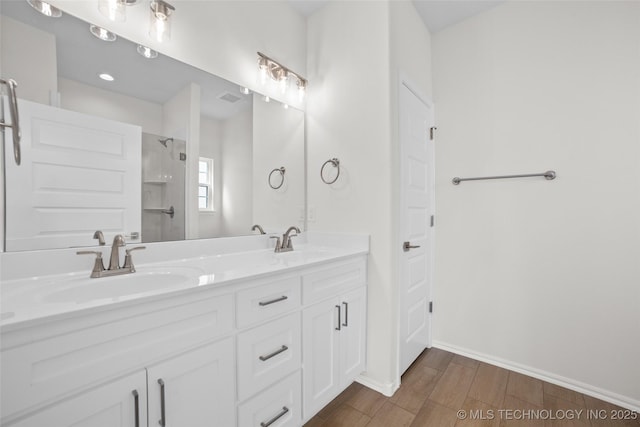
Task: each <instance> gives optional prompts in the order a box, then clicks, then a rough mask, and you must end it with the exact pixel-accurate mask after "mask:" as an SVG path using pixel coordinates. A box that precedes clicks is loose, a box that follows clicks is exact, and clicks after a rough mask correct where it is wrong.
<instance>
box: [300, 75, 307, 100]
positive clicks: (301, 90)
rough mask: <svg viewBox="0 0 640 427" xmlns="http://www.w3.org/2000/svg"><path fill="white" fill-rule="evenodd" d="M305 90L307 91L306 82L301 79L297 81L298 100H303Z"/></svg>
mask: <svg viewBox="0 0 640 427" xmlns="http://www.w3.org/2000/svg"><path fill="white" fill-rule="evenodd" d="M306 91H307V84H306V83H305V82H303V81H302V80H300V81H298V100H299V101H300V102H302V101H303V100H304V95H305V92H306Z"/></svg>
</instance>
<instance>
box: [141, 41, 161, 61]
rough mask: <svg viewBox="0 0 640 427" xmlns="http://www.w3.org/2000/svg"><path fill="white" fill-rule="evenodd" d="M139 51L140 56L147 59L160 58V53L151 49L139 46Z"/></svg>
mask: <svg viewBox="0 0 640 427" xmlns="http://www.w3.org/2000/svg"><path fill="white" fill-rule="evenodd" d="M137 51H138V53H139V54H140V55H142V56H144V57H145V58H147V59H153V58H157V57H158V52H156V51H155V50H153V49H151V48H148V47H146V46H143V45H141V44H139V45H138V49H137Z"/></svg>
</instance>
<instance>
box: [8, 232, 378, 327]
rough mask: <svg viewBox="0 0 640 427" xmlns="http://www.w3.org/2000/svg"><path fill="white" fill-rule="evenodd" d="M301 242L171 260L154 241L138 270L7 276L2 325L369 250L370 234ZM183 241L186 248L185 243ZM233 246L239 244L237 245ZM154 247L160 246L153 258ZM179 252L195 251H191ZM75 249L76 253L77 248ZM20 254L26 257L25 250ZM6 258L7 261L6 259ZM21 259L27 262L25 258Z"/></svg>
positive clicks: (318, 235) (318, 237)
mask: <svg viewBox="0 0 640 427" xmlns="http://www.w3.org/2000/svg"><path fill="white" fill-rule="evenodd" d="M304 234H306V233H303V235H301V237H303V236H304ZM256 237H260V236H256ZM215 240H218V239H215ZM228 241H229V240H228ZM300 241H301V242H302V243H297V244H296V243H295V242H294V248H295V249H294V251H292V252H283V253H275V252H274V251H273V249H254V248H252V249H251V250H244V251H235V252H224V251H223V252H221V251H219V250H212V252H214V254H213V255H199V256H195V257H189V258H182V259H173V260H170V261H169V260H162V261H158V259H162V258H166V251H167V248H170V246H168V245H169V244H162V245H163V246H160V245H157V246H154V245H153V244H150V245H147V246H148V247H147V251H145V252H146V260H149V261H151V262H145V263H140V264H137V263H136V272H135V273H131V274H124V275H120V276H111V277H103V278H96V279H90V278H89V273H90V268H89V269H87V270H85V271H73V272H70V273H65V274H59V273H58V274H42V275H39V276H33V277H17V278H11V279H9V280H6V279H5V280H2V282H1V286H0V296H1V300H0V329H2V330H3V331H5V330H7V328H9V329H13V327H19V326H22V325H23V324H25V323H32V322H33V321H42V320H48V319H50V318H52V317H58V316H66V315H69V314H71V313H76V314H77V313H78V312H86V311H87V310H92V309H96V308H98V307H102V308H105V307H111V306H114V307H115V305H120V304H124V303H130V302H132V301H140V300H142V299H149V298H154V297H165V296H167V295H177V294H181V293H185V292H189V291H192V290H194V289H204V288H209V289H210V288H211V287H214V286H215V287H218V286H222V285H229V284H232V283H234V282H236V281H239V280H245V279H250V278H259V277H263V276H267V275H271V274H276V273H284V272H287V271H295V270H297V269H300V268H305V267H309V266H313V265H318V264H322V263H326V262H330V261H336V260H340V259H343V258H349V257H352V256H356V255H361V254H366V253H368V251H369V242H368V236H353V235H338V234H329V233H316V234H309V235H308V236H304V238H303V239H300ZM179 244H180V245H182V247H183V248H184V247H185V246H184V245H185V242H180V243H179ZM194 244H195V245H200V247H199V249H198V250H199V251H202V248H201V246H202V241H200V242H196V243H194ZM187 245H188V243H187ZM230 246H231V247H233V249H235V250H237V249H238V246H237V245H236V246H235V247H234V246H233V245H230ZM103 249H104V247H103ZM107 249H108V248H107ZM154 249H157V251H158V254H157V256H156V258H157V259H155V260H154V256H153V255H154V254H153V252H154ZM65 251H67V252H68V250H65ZM105 252H106V249H105ZM160 252H162V253H160ZM216 252H217V253H216ZM179 253H181V254H187V255H192V253H190V252H189V251H188V250H186V251H180V252H179ZM71 254H73V256H75V254H74V253H73V252H71ZM3 255H6V254H3ZM136 255H137V253H136ZM21 256H22V258H25V257H26V258H25V259H26V261H28V255H27V254H22V255H21ZM140 258H142V257H140ZM135 259H136V258H134V261H135ZM4 261H5V262H6V261H7V260H6V258H5V259H4ZM22 262H23V263H25V264H28V262H25V260H24V259H23V260H22Z"/></svg>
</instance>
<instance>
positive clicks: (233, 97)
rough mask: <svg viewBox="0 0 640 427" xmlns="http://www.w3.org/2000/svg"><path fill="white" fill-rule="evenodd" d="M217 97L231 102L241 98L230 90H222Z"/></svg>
mask: <svg viewBox="0 0 640 427" xmlns="http://www.w3.org/2000/svg"><path fill="white" fill-rule="evenodd" d="M218 99H222V100H223V101H227V102H230V103H232V104H233V103H234V102H238V101H240V100H241V99H242V98H241V97H239V96H237V95H234V94H233V93H231V92H224V93H223V94H222V95H219V96H218Z"/></svg>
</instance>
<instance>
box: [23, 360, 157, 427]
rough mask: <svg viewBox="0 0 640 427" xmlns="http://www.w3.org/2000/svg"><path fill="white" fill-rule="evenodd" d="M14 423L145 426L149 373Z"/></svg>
mask: <svg viewBox="0 0 640 427" xmlns="http://www.w3.org/2000/svg"><path fill="white" fill-rule="evenodd" d="M136 394H137V396H136ZM11 425H12V426H13V427H42V426H56V427H142V426H146V425H147V376H146V372H145V371H144V370H143V371H140V372H137V373H135V374H132V375H129V376H127V377H124V378H121V379H119V380H116V381H113V382H110V383H107V384H104V385H102V386H100V387H97V388H94V389H92V390H88V391H86V392H83V393H82V394H79V395H77V396H75V397H72V398H69V399H67V400H63V401H62V402H60V403H57V404H54V405H52V406H49V407H48V408H46V409H43V410H42V411H39V412H36V413H35V414H33V415H31V416H29V417H27V418H23V419H22V420H20V421H18V422H17V423H15V424H11Z"/></svg>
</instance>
